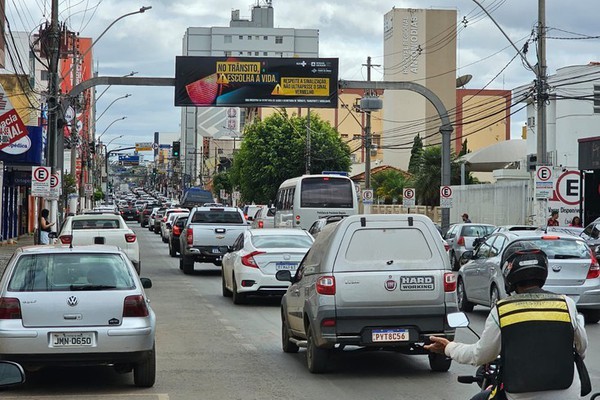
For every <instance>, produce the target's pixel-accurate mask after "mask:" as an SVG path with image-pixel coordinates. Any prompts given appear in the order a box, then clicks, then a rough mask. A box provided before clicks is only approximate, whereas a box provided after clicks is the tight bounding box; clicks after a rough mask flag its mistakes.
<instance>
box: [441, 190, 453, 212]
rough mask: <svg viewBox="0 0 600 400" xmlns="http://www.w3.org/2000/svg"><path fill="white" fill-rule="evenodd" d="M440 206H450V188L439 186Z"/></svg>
mask: <svg viewBox="0 0 600 400" xmlns="http://www.w3.org/2000/svg"><path fill="white" fill-rule="evenodd" d="M440 208H452V188H451V187H450V186H440Z"/></svg>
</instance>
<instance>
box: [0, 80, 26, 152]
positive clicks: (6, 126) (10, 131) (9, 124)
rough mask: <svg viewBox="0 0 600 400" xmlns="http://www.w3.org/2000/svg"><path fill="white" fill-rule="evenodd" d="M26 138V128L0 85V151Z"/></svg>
mask: <svg viewBox="0 0 600 400" xmlns="http://www.w3.org/2000/svg"><path fill="white" fill-rule="evenodd" d="M25 136H27V128H26V127H25V124H24V123H23V121H22V120H21V117H19V114H17V110H15V109H14V107H13V105H12V103H11V102H10V99H9V98H8V95H7V94H6V92H5V91H4V88H3V87H2V85H1V84H0V149H3V148H5V147H7V146H10V145H11V144H12V143H14V142H16V141H18V140H19V139H22V138H23V137H25Z"/></svg>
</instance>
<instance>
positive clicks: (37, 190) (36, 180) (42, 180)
mask: <svg viewBox="0 0 600 400" xmlns="http://www.w3.org/2000/svg"><path fill="white" fill-rule="evenodd" d="M49 193H50V167H31V195H32V196H37V197H47V196H48V194H49Z"/></svg>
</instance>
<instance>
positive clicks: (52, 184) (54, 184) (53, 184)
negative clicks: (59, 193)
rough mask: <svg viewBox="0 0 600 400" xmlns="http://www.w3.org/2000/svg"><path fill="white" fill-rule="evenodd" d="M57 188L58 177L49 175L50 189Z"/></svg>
mask: <svg viewBox="0 0 600 400" xmlns="http://www.w3.org/2000/svg"><path fill="white" fill-rule="evenodd" d="M57 186H58V175H56V174H54V175H50V187H51V188H55V187H57Z"/></svg>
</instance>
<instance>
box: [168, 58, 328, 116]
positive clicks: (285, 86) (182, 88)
mask: <svg viewBox="0 0 600 400" xmlns="http://www.w3.org/2000/svg"><path fill="white" fill-rule="evenodd" d="M337 86H338V59H337V58H275V57H273V58H268V57H265V58H261V57H190V56H179V57H176V61H175V106H192V107H193V106H196V107H231V106H236V107H312V108H337V104H338V100H337V99H338V96H337Z"/></svg>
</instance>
